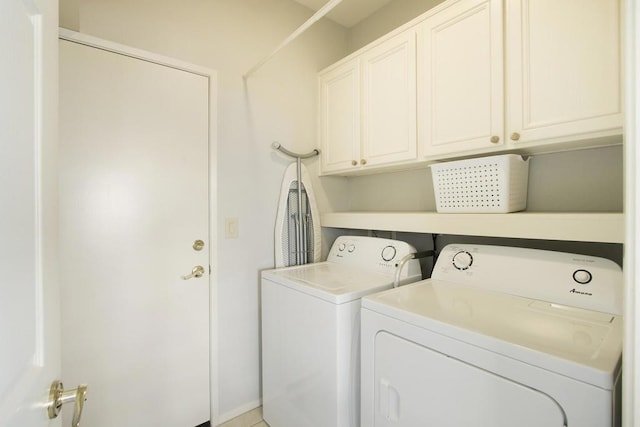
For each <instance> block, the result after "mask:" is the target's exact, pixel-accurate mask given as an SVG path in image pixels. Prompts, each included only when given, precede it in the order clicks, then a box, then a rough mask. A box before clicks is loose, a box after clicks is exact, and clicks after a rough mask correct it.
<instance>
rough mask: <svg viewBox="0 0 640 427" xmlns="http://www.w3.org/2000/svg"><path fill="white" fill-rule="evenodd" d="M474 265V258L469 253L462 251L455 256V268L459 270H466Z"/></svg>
mask: <svg viewBox="0 0 640 427" xmlns="http://www.w3.org/2000/svg"><path fill="white" fill-rule="evenodd" d="M471 264H473V256H471V254H470V253H469V252H467V251H460V252H458V253H456V254H455V255H454V256H453V266H454V267H455V268H457V269H458V270H466V269H468V268H469V267H471Z"/></svg>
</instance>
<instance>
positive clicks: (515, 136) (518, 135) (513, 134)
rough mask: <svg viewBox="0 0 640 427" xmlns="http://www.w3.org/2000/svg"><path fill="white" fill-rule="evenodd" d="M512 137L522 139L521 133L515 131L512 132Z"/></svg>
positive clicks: (515, 139)
mask: <svg viewBox="0 0 640 427" xmlns="http://www.w3.org/2000/svg"><path fill="white" fill-rule="evenodd" d="M511 139H512V140H514V141H517V140H519V139H520V134H519V133H518V132H514V133H512V134H511Z"/></svg>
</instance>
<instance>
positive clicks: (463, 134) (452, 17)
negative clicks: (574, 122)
mask: <svg viewBox="0 0 640 427" xmlns="http://www.w3.org/2000/svg"><path fill="white" fill-rule="evenodd" d="M502 58H503V49H502V1H501V0H461V1H458V2H456V3H454V4H452V5H451V6H450V7H448V8H446V9H444V10H442V11H440V12H439V13H436V14H434V15H432V16H429V17H428V18H427V19H425V20H424V22H422V23H421V24H419V25H418V91H419V92H418V93H419V96H418V118H419V119H418V123H419V125H418V132H419V141H420V144H421V146H422V148H423V150H424V156H425V157H427V158H429V157H437V156H442V155H446V154H449V153H456V152H461V151H470V150H478V149H481V150H487V149H493V148H494V147H496V146H498V147H499V146H502V145H503V144H504V118H503V117H504V113H503V105H504V91H503V73H502V70H503V60H502Z"/></svg>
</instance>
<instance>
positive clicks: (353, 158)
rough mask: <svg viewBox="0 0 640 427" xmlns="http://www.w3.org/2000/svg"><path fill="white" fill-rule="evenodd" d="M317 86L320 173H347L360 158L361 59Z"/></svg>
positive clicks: (333, 72)
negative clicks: (318, 98) (318, 92)
mask: <svg viewBox="0 0 640 427" xmlns="http://www.w3.org/2000/svg"><path fill="white" fill-rule="evenodd" d="M319 86H320V147H321V149H320V164H321V167H322V172H340V171H345V170H349V169H351V168H353V167H356V166H357V165H358V162H359V159H360V145H359V141H360V60H359V59H358V58H356V59H353V60H351V61H348V62H345V63H344V64H341V65H340V66H338V67H335V68H332V69H331V70H330V71H328V72H326V73H325V74H323V75H321V76H320V79H319Z"/></svg>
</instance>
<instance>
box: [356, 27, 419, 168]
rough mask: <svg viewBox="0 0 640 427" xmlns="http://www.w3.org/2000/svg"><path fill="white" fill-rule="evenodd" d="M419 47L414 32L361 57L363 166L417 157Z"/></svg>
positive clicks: (400, 36) (385, 43)
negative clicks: (417, 67)
mask: <svg viewBox="0 0 640 427" xmlns="http://www.w3.org/2000/svg"><path fill="white" fill-rule="evenodd" d="M415 46H416V41H415V32H414V31H413V30H412V29H411V30H408V31H405V32H404V33H401V34H400V35H398V36H396V37H394V38H392V39H390V40H387V41H386V42H384V43H382V44H380V45H378V46H376V47H374V48H372V49H370V50H368V51H366V52H365V53H364V54H363V55H362V57H361V64H362V101H363V102H362V158H361V159H360V164H361V165H362V166H373V165H381V164H386V163H396V162H402V161H406V160H413V159H415V158H416V157H417V148H416V59H415V58H416V53H415V51H416V48H415Z"/></svg>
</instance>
